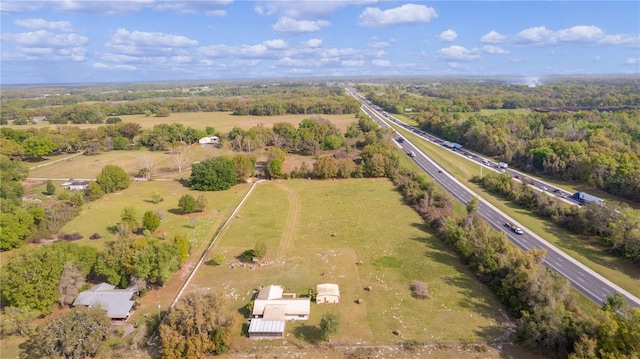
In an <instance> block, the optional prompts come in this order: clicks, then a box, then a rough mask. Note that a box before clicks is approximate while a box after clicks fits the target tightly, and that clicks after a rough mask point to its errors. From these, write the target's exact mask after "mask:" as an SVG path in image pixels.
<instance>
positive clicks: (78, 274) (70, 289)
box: [58, 261, 85, 306]
mask: <svg viewBox="0 0 640 359" xmlns="http://www.w3.org/2000/svg"><path fill="white" fill-rule="evenodd" d="M84 284H85V274H84V273H83V272H82V269H80V268H79V267H78V265H76V264H75V262H73V261H67V262H66V263H65V264H64V268H62V274H60V284H59V285H58V291H59V293H60V299H59V301H58V302H59V303H60V305H61V306H62V305H67V304H71V303H73V301H74V300H75V299H76V297H77V296H78V291H79V290H80V287H82V286H83V285H84Z"/></svg>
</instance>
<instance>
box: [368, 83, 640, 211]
mask: <svg viewBox="0 0 640 359" xmlns="http://www.w3.org/2000/svg"><path fill="white" fill-rule="evenodd" d="M360 91H363V93H365V94H367V97H368V99H369V100H371V101H373V102H374V103H376V104H377V105H379V106H381V107H382V108H383V109H385V110H386V111H389V112H391V113H404V114H406V115H408V116H410V117H411V118H413V119H414V120H415V121H417V123H418V124H419V126H420V128H422V129H424V130H425V131H428V132H431V133H434V134H436V135H438V136H441V137H443V138H445V139H446V140H449V141H455V142H458V143H460V144H462V145H463V146H465V147H467V148H470V149H472V150H475V151H477V152H478V153H482V154H484V155H487V156H493V157H495V158H498V159H499V160H502V161H505V162H508V163H509V164H510V165H512V166H513V167H516V168H519V169H521V170H524V171H527V172H531V173H535V174H539V175H544V176H548V177H549V178H553V179H558V180H562V181H567V182H575V183H587V184H590V185H593V186H596V187H598V188H601V189H603V190H605V191H607V192H609V193H611V194H614V195H617V196H620V197H623V198H626V199H630V200H633V201H640V109H638V106H640V84H639V83H623V84H620V85H615V84H600V85H598V84H565V85H549V86H545V85H542V86H536V87H528V86H523V85H505V84H467V83H463V84H445V85H438V86H432V87H418V88H417V87H415V86H412V87H406V88H400V87H399V86H389V87H385V88H377V87H376V88H374V87H368V86H361V87H360ZM583 98H584V99H583ZM578 99H583V100H578ZM614 99H615V100H614ZM540 106H544V107H545V109H544V110H541V109H535V108H534V109H533V110H531V108H532V107H540ZM574 106H577V107H574ZM601 106H606V108H603V107H601ZM611 106H623V107H619V108H613V107H611ZM558 107H560V108H561V109H558ZM564 107H572V108H570V109H569V108H564ZM580 107H585V108H588V109H580ZM484 109H502V110H505V109H518V110H517V111H516V110H513V111H493V112H489V111H482V110H484Z"/></svg>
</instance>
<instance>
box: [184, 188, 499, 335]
mask: <svg viewBox="0 0 640 359" xmlns="http://www.w3.org/2000/svg"><path fill="white" fill-rule="evenodd" d="M258 239H263V240H265V241H266V243H267V248H268V250H267V255H266V257H265V258H264V259H263V260H262V261H261V263H260V264H253V265H246V266H244V267H241V266H240V263H239V261H238V259H237V257H238V256H239V255H240V254H241V253H242V252H243V251H245V250H247V249H252V248H254V246H255V243H256V241H257V240H258ZM218 252H221V253H224V254H225V256H226V263H224V264H222V265H220V266H212V265H206V266H203V267H201V268H200V269H199V271H198V272H197V274H196V276H195V277H194V280H193V281H192V283H191V285H190V288H189V290H199V289H203V288H204V289H208V290H212V291H222V292H224V294H225V296H226V297H227V298H228V299H229V309H230V310H233V311H237V312H239V313H242V314H246V312H245V310H244V309H243V307H245V305H247V304H248V303H249V302H250V300H251V297H252V293H253V291H254V290H255V289H258V288H259V287H260V285H269V284H281V285H283V286H284V287H285V291H290V292H296V293H298V294H299V295H304V294H307V293H308V290H309V289H315V287H316V285H317V284H319V283H325V282H328V283H337V284H338V285H339V286H340V291H341V302H340V304H338V305H316V304H312V306H311V316H310V320H309V321H301V322H288V324H287V333H286V340H288V341H290V342H293V343H296V342H298V343H301V344H303V343H307V344H308V343H316V342H317V341H318V333H317V330H316V329H315V326H316V325H317V324H318V323H319V321H320V318H321V317H322V314H323V313H325V312H328V311H335V312H338V313H339V314H340V315H341V317H342V325H341V328H340V330H339V332H338V334H337V335H336V336H335V337H334V340H333V342H334V343H342V344H356V343H365V344H366V343H394V342H403V341H409V340H416V341H418V342H426V343H438V342H452V341H453V342H460V341H477V340H480V341H491V340H493V339H495V338H497V337H498V336H500V335H501V334H503V333H504V316H503V315H502V313H501V311H500V308H501V305H500V304H499V303H498V301H497V299H496V298H495V296H494V295H493V294H492V293H491V292H490V291H489V290H488V289H487V288H486V287H485V286H484V285H483V284H481V283H480V282H479V281H477V280H476V279H475V278H474V277H473V276H471V274H470V273H469V272H468V271H467V270H466V268H465V267H464V266H463V265H461V264H460V262H459V260H458V258H457V257H456V256H455V255H454V254H452V253H451V252H450V251H449V250H447V248H446V247H445V246H444V244H443V243H442V242H441V241H439V240H438V239H437V238H435V237H433V236H431V235H430V234H429V233H428V232H426V228H425V227H424V224H423V222H422V220H421V218H420V217H419V216H418V215H417V214H416V213H415V212H414V211H413V210H412V209H411V208H410V207H408V206H406V205H404V204H403V203H402V199H401V196H400V194H399V193H398V192H396V191H395V190H394V188H393V185H392V184H391V183H390V182H388V181H387V180H371V179H360V180H355V179H354V180H340V181H313V182H310V181H308V180H290V181H279V182H267V183H263V184H260V185H258V187H257V188H256V190H255V191H254V192H253V193H252V195H251V196H250V197H249V198H248V200H247V202H245V204H244V205H243V207H242V208H241V210H240V212H239V214H238V216H236V218H234V219H233V220H232V222H231V224H230V226H229V227H228V228H227V229H226V230H225V232H223V234H222V236H221V237H220V239H219V240H218V243H217V244H216V245H215V246H214V248H213V251H212V254H213V253H218ZM232 264H233V265H232ZM412 280H420V281H424V282H425V283H427V284H428V286H429V290H430V291H431V293H432V298H431V299H426V300H418V299H414V298H413V297H412V296H411V292H410V289H409V287H410V283H411V281H412ZM369 287H370V290H368V289H369ZM357 299H362V300H363V302H362V303H361V304H357V303H355V301H356V300H357ZM394 330H399V331H400V333H401V334H400V335H394V334H393V331H394ZM238 339H239V340H240V343H245V344H246V345H253V344H249V343H251V342H250V341H246V340H244V339H241V338H238ZM241 345H242V344H241Z"/></svg>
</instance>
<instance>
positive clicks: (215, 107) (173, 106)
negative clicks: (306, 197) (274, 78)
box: [0, 87, 360, 125]
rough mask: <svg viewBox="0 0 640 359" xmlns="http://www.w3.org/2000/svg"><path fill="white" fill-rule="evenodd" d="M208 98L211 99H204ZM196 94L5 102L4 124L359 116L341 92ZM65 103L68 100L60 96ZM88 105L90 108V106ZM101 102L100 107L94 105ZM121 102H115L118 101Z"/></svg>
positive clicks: (355, 104)
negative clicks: (226, 115)
mask: <svg viewBox="0 0 640 359" xmlns="http://www.w3.org/2000/svg"><path fill="white" fill-rule="evenodd" d="M205 94H207V95H205ZM205 94H203V93H201V92H198V94H197V95H194V94H190V93H188V92H187V93H183V92H178V93H163V96H162V97H161V98H153V99H147V98H141V99H136V100H125V101H122V100H98V99H96V98H93V97H92V96H90V95H86V96H88V97H89V98H93V99H87V100H86V101H80V100H78V102H77V103H68V102H69V101H65V102H63V103H55V102H54V103H55V105H53V104H52V103H51V101H52V99H55V98H58V97H60V96H56V97H53V98H52V97H45V98H43V99H38V100H33V99H30V100H15V99H12V100H3V105H2V107H1V108H0V123H1V124H4V125H6V124H15V125H26V124H29V123H31V121H32V119H33V118H35V117H46V118H47V120H48V122H49V123H53V124H84V123H93V124H97V123H104V122H105V121H106V120H107V118H108V117H113V116H122V115H147V116H150V115H155V116H158V117H166V116H169V115H170V114H171V113H180V112H214V111H219V112H232V113H233V114H235V115H253V116H279V115H286V114H325V115H329V114H332V115H336V114H355V113H357V112H358V110H359V107H360V106H359V103H358V102H357V101H356V100H355V99H353V98H352V97H350V96H346V95H345V93H344V90H343V89H342V88H325V87H319V88H312V87H308V88H296V89H294V90H291V89H288V88H271V89H270V90H267V89H260V90H258V89H237V90H226V91H224V93H223V94H219V95H217V96H210V95H209V94H210V92H209V91H207V92H205ZM62 98H63V99H66V96H62ZM89 101H90V103H89ZM95 101H98V102H95ZM116 101H117V102H116Z"/></svg>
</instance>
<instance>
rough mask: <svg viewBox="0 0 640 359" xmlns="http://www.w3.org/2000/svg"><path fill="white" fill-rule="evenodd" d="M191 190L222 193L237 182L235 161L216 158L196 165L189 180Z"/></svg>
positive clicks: (226, 158)
mask: <svg viewBox="0 0 640 359" xmlns="http://www.w3.org/2000/svg"><path fill="white" fill-rule="evenodd" d="M189 183H190V184H191V188H192V189H194V190H197V191H222V190H226V189H229V188H231V186H233V185H235V184H236V183H238V182H237V179H236V172H235V169H234V166H233V161H232V160H231V159H230V158H228V157H215V158H211V159H208V160H206V161H202V162H200V163H196V164H194V165H193V168H191V177H190V178H189Z"/></svg>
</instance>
